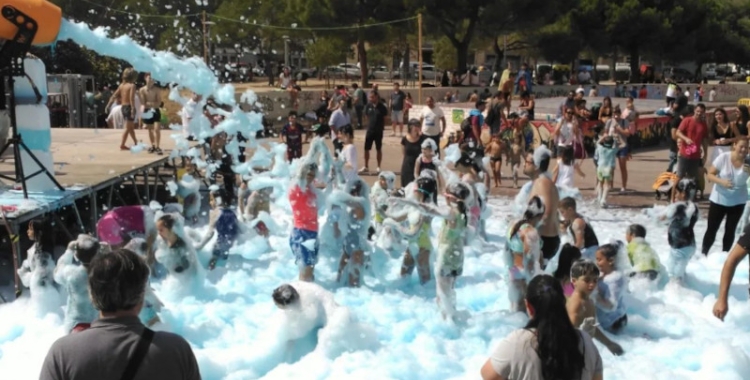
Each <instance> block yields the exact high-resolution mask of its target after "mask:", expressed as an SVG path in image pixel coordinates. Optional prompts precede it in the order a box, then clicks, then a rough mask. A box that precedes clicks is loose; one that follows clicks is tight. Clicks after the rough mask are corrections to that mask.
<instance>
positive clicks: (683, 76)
mask: <svg viewBox="0 0 750 380" xmlns="http://www.w3.org/2000/svg"><path fill="white" fill-rule="evenodd" d="M714 76H715V75H714ZM662 78H663V79H664V80H666V79H672V80H673V81H675V82H677V83H694V82H695V75H693V73H691V72H690V71H689V70H685V69H682V68H679V67H666V68H664V71H662Z"/></svg>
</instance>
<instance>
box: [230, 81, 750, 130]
mask: <svg viewBox="0 0 750 380" xmlns="http://www.w3.org/2000/svg"><path fill="white" fill-rule="evenodd" d="M630 86H633V85H628V87H630ZM635 86H636V88H638V89H640V87H641V85H635ZM695 86H696V85H695V84H689V85H688V84H685V85H682V87H683V89H684V88H687V87H690V88H691V89H692V90H694V89H695ZM577 87H578V86H569V85H566V86H534V88H533V90H534V94H535V96H536V98H537V99H542V98H551V97H563V96H566V95H567V93H568V92H569V91H571V90H575V89H576V88H577ZM597 87H598V90H599V96H610V97H614V93H615V86H614V85H600V86H597ZM714 87H716V99H715V101H717V102H724V103H726V102H731V103H734V102H736V101H738V100H739V99H741V98H750V84H716V85H712V84H709V85H706V89H705V95H706V96H705V97H704V100H707V98H708V92H709V91H710V90H711V89H712V88H714ZM590 88H591V86H584V89H585V90H586V94H588V91H589V89H590ZM646 88H647V89H648V98H649V99H664V98H665V94H666V90H667V86H666V85H664V84H648V85H646ZM474 90H477V91H478V92H483V91H484V87H454V88H451V87H428V88H423V89H422V98H423V99H424V98H426V97H427V96H432V97H434V98H435V99H437V100H438V101H439V100H440V99H442V98H443V97H444V96H445V94H446V92H448V91H458V92H459V96H460V97H461V100H464V99H465V97H466V95H468V94H470V93H472V92H473V91H474ZM382 91H385V92H387V91H390V90H386V89H384V90H382ZM404 91H405V92H408V93H411V95H412V97H413V98H414V100H415V102H418V100H417V96H418V95H417V94H418V91H417V89H416V88H406V89H404ZM490 91H491V92H493V93H494V92H495V91H496V88H495V87H491V88H490ZM320 93H321V90H309V91H306V90H303V91H302V92H300V93H299V98H298V102H299V107H298V108H297V110H298V112H300V113H304V112H308V111H312V110H314V109H315V108H316V107H317V105H318V102H319V99H320ZM329 93H330V91H329ZM256 94H257V95H258V103H260V104H262V105H263V107H264V110H265V113H266V114H267V116H268V117H269V118H271V119H272V120H273V121H274V123H279V122H281V121H282V120H286V116H287V114H288V113H289V110H291V104H290V98H289V93H287V92H286V91H281V90H267V91H258V92H256ZM239 97H240V94H237V101H238V102H239V101H240V99H239ZM446 116H449V115H446Z"/></svg>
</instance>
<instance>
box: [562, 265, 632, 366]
mask: <svg viewBox="0 0 750 380" xmlns="http://www.w3.org/2000/svg"><path fill="white" fill-rule="evenodd" d="M570 280H571V281H572V282H573V288H574V290H573V294H571V295H570V297H569V298H568V301H567V303H566V308H567V309H568V317H569V318H570V322H571V323H573V326H576V327H579V328H580V329H581V330H583V331H586V333H588V334H589V335H591V336H592V337H593V338H594V339H596V340H598V341H600V342H601V343H602V344H603V345H604V346H605V347H607V349H608V350H609V351H610V352H612V354H614V355H622V354H623V353H624V351H623V350H622V347H620V345H619V344H617V343H615V342H613V341H611V340H610V339H609V338H608V337H607V336H606V335H604V333H602V331H601V330H600V329H599V324H598V323H596V306H595V305H594V301H593V300H592V299H591V293H593V292H594V289H596V288H597V285H598V283H599V268H598V267H597V266H596V264H595V263H594V262H593V261H590V260H585V259H580V260H576V262H575V263H573V266H572V267H571V268H570Z"/></svg>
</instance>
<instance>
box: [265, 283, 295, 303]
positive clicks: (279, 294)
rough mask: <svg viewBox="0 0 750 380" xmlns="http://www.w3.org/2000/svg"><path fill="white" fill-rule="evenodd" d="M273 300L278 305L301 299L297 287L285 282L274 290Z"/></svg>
mask: <svg viewBox="0 0 750 380" xmlns="http://www.w3.org/2000/svg"><path fill="white" fill-rule="evenodd" d="M272 297H273V302H274V303H275V304H276V305H278V306H288V305H291V304H292V303H294V302H296V301H297V300H299V293H298V292H297V289H295V288H294V287H293V286H291V285H289V284H284V285H281V286H279V287H278V288H276V289H274V290H273V295H272Z"/></svg>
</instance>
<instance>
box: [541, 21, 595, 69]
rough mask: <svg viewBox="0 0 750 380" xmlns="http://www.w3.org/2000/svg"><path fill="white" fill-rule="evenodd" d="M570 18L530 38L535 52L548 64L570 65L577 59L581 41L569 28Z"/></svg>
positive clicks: (543, 29)
mask: <svg viewBox="0 0 750 380" xmlns="http://www.w3.org/2000/svg"><path fill="white" fill-rule="evenodd" d="M570 23H571V21H570V17H563V18H562V19H560V20H558V21H557V22H556V23H554V24H550V25H547V26H545V27H543V28H541V29H539V30H538V31H537V32H536V33H535V34H534V35H533V37H532V40H533V44H534V45H535V46H536V50H537V52H538V53H539V54H540V55H541V56H542V57H544V58H545V59H546V60H548V61H550V62H558V63H570V62H573V60H575V59H576V57H578V53H579V52H580V51H581V49H582V48H583V46H582V45H583V44H582V42H583V40H582V39H581V37H580V36H579V35H578V34H576V33H575V32H574V31H573V30H572V28H571V27H570Z"/></svg>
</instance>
